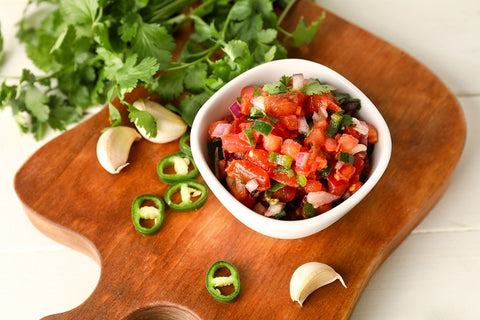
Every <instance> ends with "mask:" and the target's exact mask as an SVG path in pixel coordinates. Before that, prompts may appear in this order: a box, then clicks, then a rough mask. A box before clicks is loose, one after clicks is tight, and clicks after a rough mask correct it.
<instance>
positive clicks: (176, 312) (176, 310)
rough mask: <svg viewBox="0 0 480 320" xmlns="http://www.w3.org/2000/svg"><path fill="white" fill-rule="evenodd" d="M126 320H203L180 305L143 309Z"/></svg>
mask: <svg viewBox="0 0 480 320" xmlns="http://www.w3.org/2000/svg"><path fill="white" fill-rule="evenodd" d="M125 320H201V319H200V317H198V316H197V315H196V314H195V313H193V312H192V311H190V310H188V309H187V308H185V307H183V306H180V305H163V306H155V307H148V308H142V309H139V310H137V311H134V312H133V313H131V314H130V315H128V316H127V317H126V318H125Z"/></svg>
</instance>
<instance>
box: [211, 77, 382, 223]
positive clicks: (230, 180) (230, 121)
mask: <svg viewBox="0 0 480 320" xmlns="http://www.w3.org/2000/svg"><path fill="white" fill-rule="evenodd" d="M232 100H233V99H232ZM360 108H361V102H360V100H359V99H356V98H353V97H350V96H349V95H348V94H344V93H339V92H337V90H336V88H334V87H333V86H331V85H328V84H323V83H321V82H320V81H319V80H316V79H305V78H304V76H303V75H302V74H295V75H292V76H283V77H282V78H281V79H280V80H279V81H278V82H275V83H269V84H266V85H264V86H263V87H260V86H256V85H252V86H247V87H244V88H243V89H242V90H241V93H240V96H239V97H237V99H236V100H234V101H233V103H232V105H231V106H230V114H229V115H228V116H227V117H225V118H224V119H222V120H219V121H216V122H213V123H211V124H210V126H209V132H208V134H209V137H210V139H209V144H208V145H209V155H210V159H211V163H212V168H213V170H214V171H215V175H216V176H217V178H218V179H220V181H221V182H222V183H223V184H224V185H225V187H226V188H227V189H228V190H229V191H230V192H231V193H232V195H233V196H234V197H235V198H236V199H238V200H239V201H240V202H242V203H243V204H244V205H245V206H247V207H249V208H251V209H253V210H254V211H255V212H257V213H259V214H262V215H265V216H267V217H272V218H276V219H284V220H298V219H306V218H310V217H313V216H316V215H319V214H322V213H324V212H326V211H328V210H330V209H331V208H332V207H334V206H336V205H338V204H339V203H341V202H342V201H344V200H345V199H347V198H348V197H350V196H351V195H352V194H354V193H355V192H356V191H357V190H358V189H359V188H360V187H361V186H362V185H363V184H364V182H365V181H366V179H367V177H368V175H369V172H370V160H369V157H370V155H371V152H372V151H373V148H374V145H375V143H377V141H378V133H377V130H376V129H375V127H374V126H373V125H371V124H370V123H367V122H366V121H364V120H362V119H361V118H359V116H358V110H359V109H360Z"/></svg>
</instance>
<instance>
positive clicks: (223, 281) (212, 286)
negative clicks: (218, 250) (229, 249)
mask: <svg viewBox="0 0 480 320" xmlns="http://www.w3.org/2000/svg"><path fill="white" fill-rule="evenodd" d="M223 268H226V269H228V270H229V271H230V274H229V275H225V276H224V275H216V274H215V273H216V272H217V271H219V270H220V269H223ZM205 286H206V287H207V290H208V292H210V294H211V295H212V296H213V297H214V298H215V299H217V300H218V301H221V302H225V303H229V302H232V301H234V300H235V299H236V298H237V297H238V295H239V293H240V274H239V273H238V270H237V268H236V267H235V266H234V265H233V264H231V263H230V262H228V261H223V260H219V261H217V262H215V263H214V264H213V265H212V266H211V267H210V269H209V270H208V272H207V277H206V279H205ZM228 286H233V292H232V293H228V294H224V293H222V291H221V290H220V288H222V287H228ZM225 291H226V290H225Z"/></svg>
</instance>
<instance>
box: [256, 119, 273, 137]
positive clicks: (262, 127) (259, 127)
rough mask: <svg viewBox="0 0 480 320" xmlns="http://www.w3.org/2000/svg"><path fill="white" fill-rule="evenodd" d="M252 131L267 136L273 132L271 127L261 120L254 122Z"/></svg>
mask: <svg viewBox="0 0 480 320" xmlns="http://www.w3.org/2000/svg"><path fill="white" fill-rule="evenodd" d="M252 130H255V131H257V132H260V133H261V134H263V135H265V136H268V135H269V134H270V132H272V130H273V126H272V125H271V124H270V123H268V122H265V121H263V120H258V119H257V120H255V121H254V122H253V125H252Z"/></svg>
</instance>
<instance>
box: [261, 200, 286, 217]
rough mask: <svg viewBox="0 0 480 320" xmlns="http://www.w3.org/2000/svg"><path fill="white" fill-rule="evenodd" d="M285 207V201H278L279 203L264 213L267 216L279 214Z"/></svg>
mask: <svg viewBox="0 0 480 320" xmlns="http://www.w3.org/2000/svg"><path fill="white" fill-rule="evenodd" d="M283 208H285V203H284V202H278V203H277V204H274V205H271V206H269V207H268V209H267V211H265V213H264V214H263V215H264V216H265V217H273V216H274V215H277V214H279V213H280V212H282V210H283Z"/></svg>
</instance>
